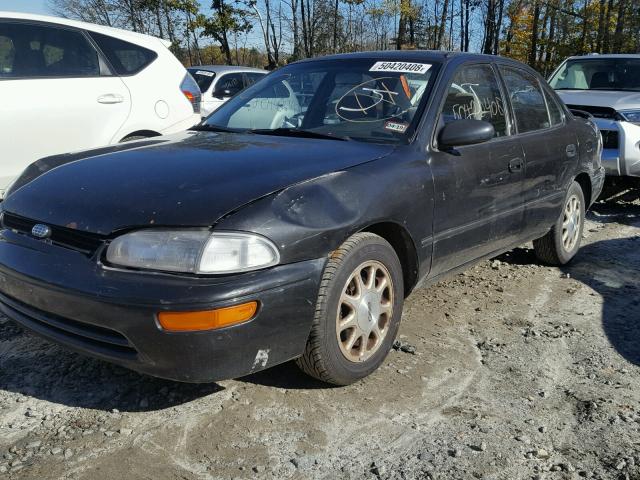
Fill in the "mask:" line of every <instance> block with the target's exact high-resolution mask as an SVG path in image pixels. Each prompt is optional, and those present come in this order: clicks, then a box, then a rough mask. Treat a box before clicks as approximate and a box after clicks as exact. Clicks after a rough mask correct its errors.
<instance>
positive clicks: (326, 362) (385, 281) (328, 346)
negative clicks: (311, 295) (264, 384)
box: [297, 233, 404, 385]
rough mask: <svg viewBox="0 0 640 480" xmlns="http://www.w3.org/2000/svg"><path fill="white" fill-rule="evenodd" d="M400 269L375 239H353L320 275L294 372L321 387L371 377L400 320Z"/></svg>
mask: <svg viewBox="0 0 640 480" xmlns="http://www.w3.org/2000/svg"><path fill="white" fill-rule="evenodd" d="M403 303H404V286H403V277H402V267H401V265H400V261H399V260H398V256H397V255H396V253H395V251H394V250H393V247H391V245H390V244H389V243H388V242H387V241H386V240H384V239H383V238H382V237H379V236H378V235H374V234H372V233H357V234H355V235H353V236H352V237H350V238H349V239H348V240H347V241H346V242H345V243H344V244H342V246H340V248H338V249H337V250H336V251H334V252H333V253H332V254H331V257H330V258H329V261H328V263H327V266H326V267H325V269H324V273H323V276H322V281H321V284H320V291H319V293H318V300H317V303H316V313H315V318H314V321H313V325H312V328H311V333H310V335H309V339H308V341H307V345H306V348H305V351H304V354H303V355H302V357H300V358H299V359H298V360H297V364H298V366H299V367H300V368H301V369H302V370H303V371H304V372H305V373H307V374H309V375H311V376H313V377H315V378H317V379H319V380H322V381H324V382H328V383H333V384H336V385H348V384H350V383H353V382H355V381H357V380H359V379H361V378H363V377H366V376H367V375H369V374H370V373H372V372H373V371H375V370H376V369H377V368H378V367H379V366H380V364H381V363H382V362H383V361H384V359H385V357H386V356H387V353H389V350H390V349H391V345H392V344H393V341H394V340H395V337H396V334H397V332H398V327H399V324H400V317H401V315H402V305H403Z"/></svg>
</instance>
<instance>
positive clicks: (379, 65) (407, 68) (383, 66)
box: [369, 62, 431, 73]
mask: <svg viewBox="0 0 640 480" xmlns="http://www.w3.org/2000/svg"><path fill="white" fill-rule="evenodd" d="M430 68H431V65H430V64H428V63H406V62H376V63H374V64H373V67H371V68H370V69H369V71H370V72H398V73H427V71H428V70H429V69H430Z"/></svg>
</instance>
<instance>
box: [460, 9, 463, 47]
mask: <svg viewBox="0 0 640 480" xmlns="http://www.w3.org/2000/svg"><path fill="white" fill-rule="evenodd" d="M460 51H461V52H464V0H460Z"/></svg>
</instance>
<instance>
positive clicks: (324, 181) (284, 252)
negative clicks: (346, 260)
mask: <svg viewBox="0 0 640 480" xmlns="http://www.w3.org/2000/svg"><path fill="white" fill-rule="evenodd" d="M433 202H434V199H433V182H432V179H431V171H430V167H429V165H428V164H427V162H426V161H425V158H424V154H423V155H422V156H420V154H419V152H418V149H416V148H412V147H410V146H407V147H401V148H398V149H397V150H396V151H395V152H394V153H393V154H391V155H389V156H388V157H385V158H382V159H378V160H375V161H372V162H368V163H365V164H362V165H358V166H356V167H352V168H349V169H346V170H341V171H337V172H333V173H329V174H326V175H323V176H320V177H317V178H314V179H312V180H309V181H305V182H301V183H297V184H295V185H292V186H290V187H288V188H285V189H283V190H281V191H280V192H278V193H275V194H273V195H270V196H268V197H265V198H263V199H261V200H259V201H257V202H254V203H253V204H251V205H249V206H247V207H245V208H243V209H241V210H240V211H238V212H235V213H232V214H230V215H228V216H226V217H225V218H223V219H222V220H221V221H220V222H218V224H217V225H216V227H215V228H216V229H221V230H238V231H250V232H255V233H258V234H260V235H264V236H265V237H267V238H270V239H271V240H272V241H273V242H275V244H276V245H277V246H278V248H279V249H280V255H281V263H293V262H299V261H303V260H309V259H314V258H321V257H325V256H327V255H329V253H330V252H332V251H333V250H335V249H336V248H338V247H339V246H340V245H341V244H342V243H343V242H344V241H345V240H346V239H347V238H348V237H349V236H350V235H352V234H354V233H356V232H358V231H361V230H364V229H366V228H367V227H369V226H371V225H374V224H378V223H382V222H390V223H395V224H397V225H400V226H402V227H403V228H404V229H405V230H406V232H407V233H408V234H409V236H410V237H411V240H412V241H413V244H414V246H415V250H416V254H417V261H418V266H419V267H420V268H419V272H418V273H419V276H420V277H421V276H423V275H426V273H428V270H429V267H430V259H431V234H432V232H431V227H432V212H433Z"/></svg>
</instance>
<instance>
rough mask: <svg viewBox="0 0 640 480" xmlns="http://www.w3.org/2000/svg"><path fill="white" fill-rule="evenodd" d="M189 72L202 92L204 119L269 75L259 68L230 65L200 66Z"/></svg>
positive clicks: (201, 108)
mask: <svg viewBox="0 0 640 480" xmlns="http://www.w3.org/2000/svg"><path fill="white" fill-rule="evenodd" d="M187 70H189V73H190V74H191V76H193V78H195V80H196V82H198V86H199V87H200V90H201V91H202V103H201V107H200V112H201V113H202V116H203V117H206V116H207V115H209V114H210V113H211V112H213V111H215V110H216V109H217V108H219V107H220V105H222V104H223V103H225V102H226V101H227V100H229V99H230V98H231V97H233V96H234V95H235V94H236V93H238V92H241V91H242V90H244V89H245V88H247V87H248V86H251V85H253V84H254V83H256V82H257V81H258V80H260V79H261V78H262V77H264V76H265V75H267V74H268V73H269V72H267V71H266V70H260V69H259V68H251V67H233V66H229V65H200V66H197V67H189V68H188V69H187Z"/></svg>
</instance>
